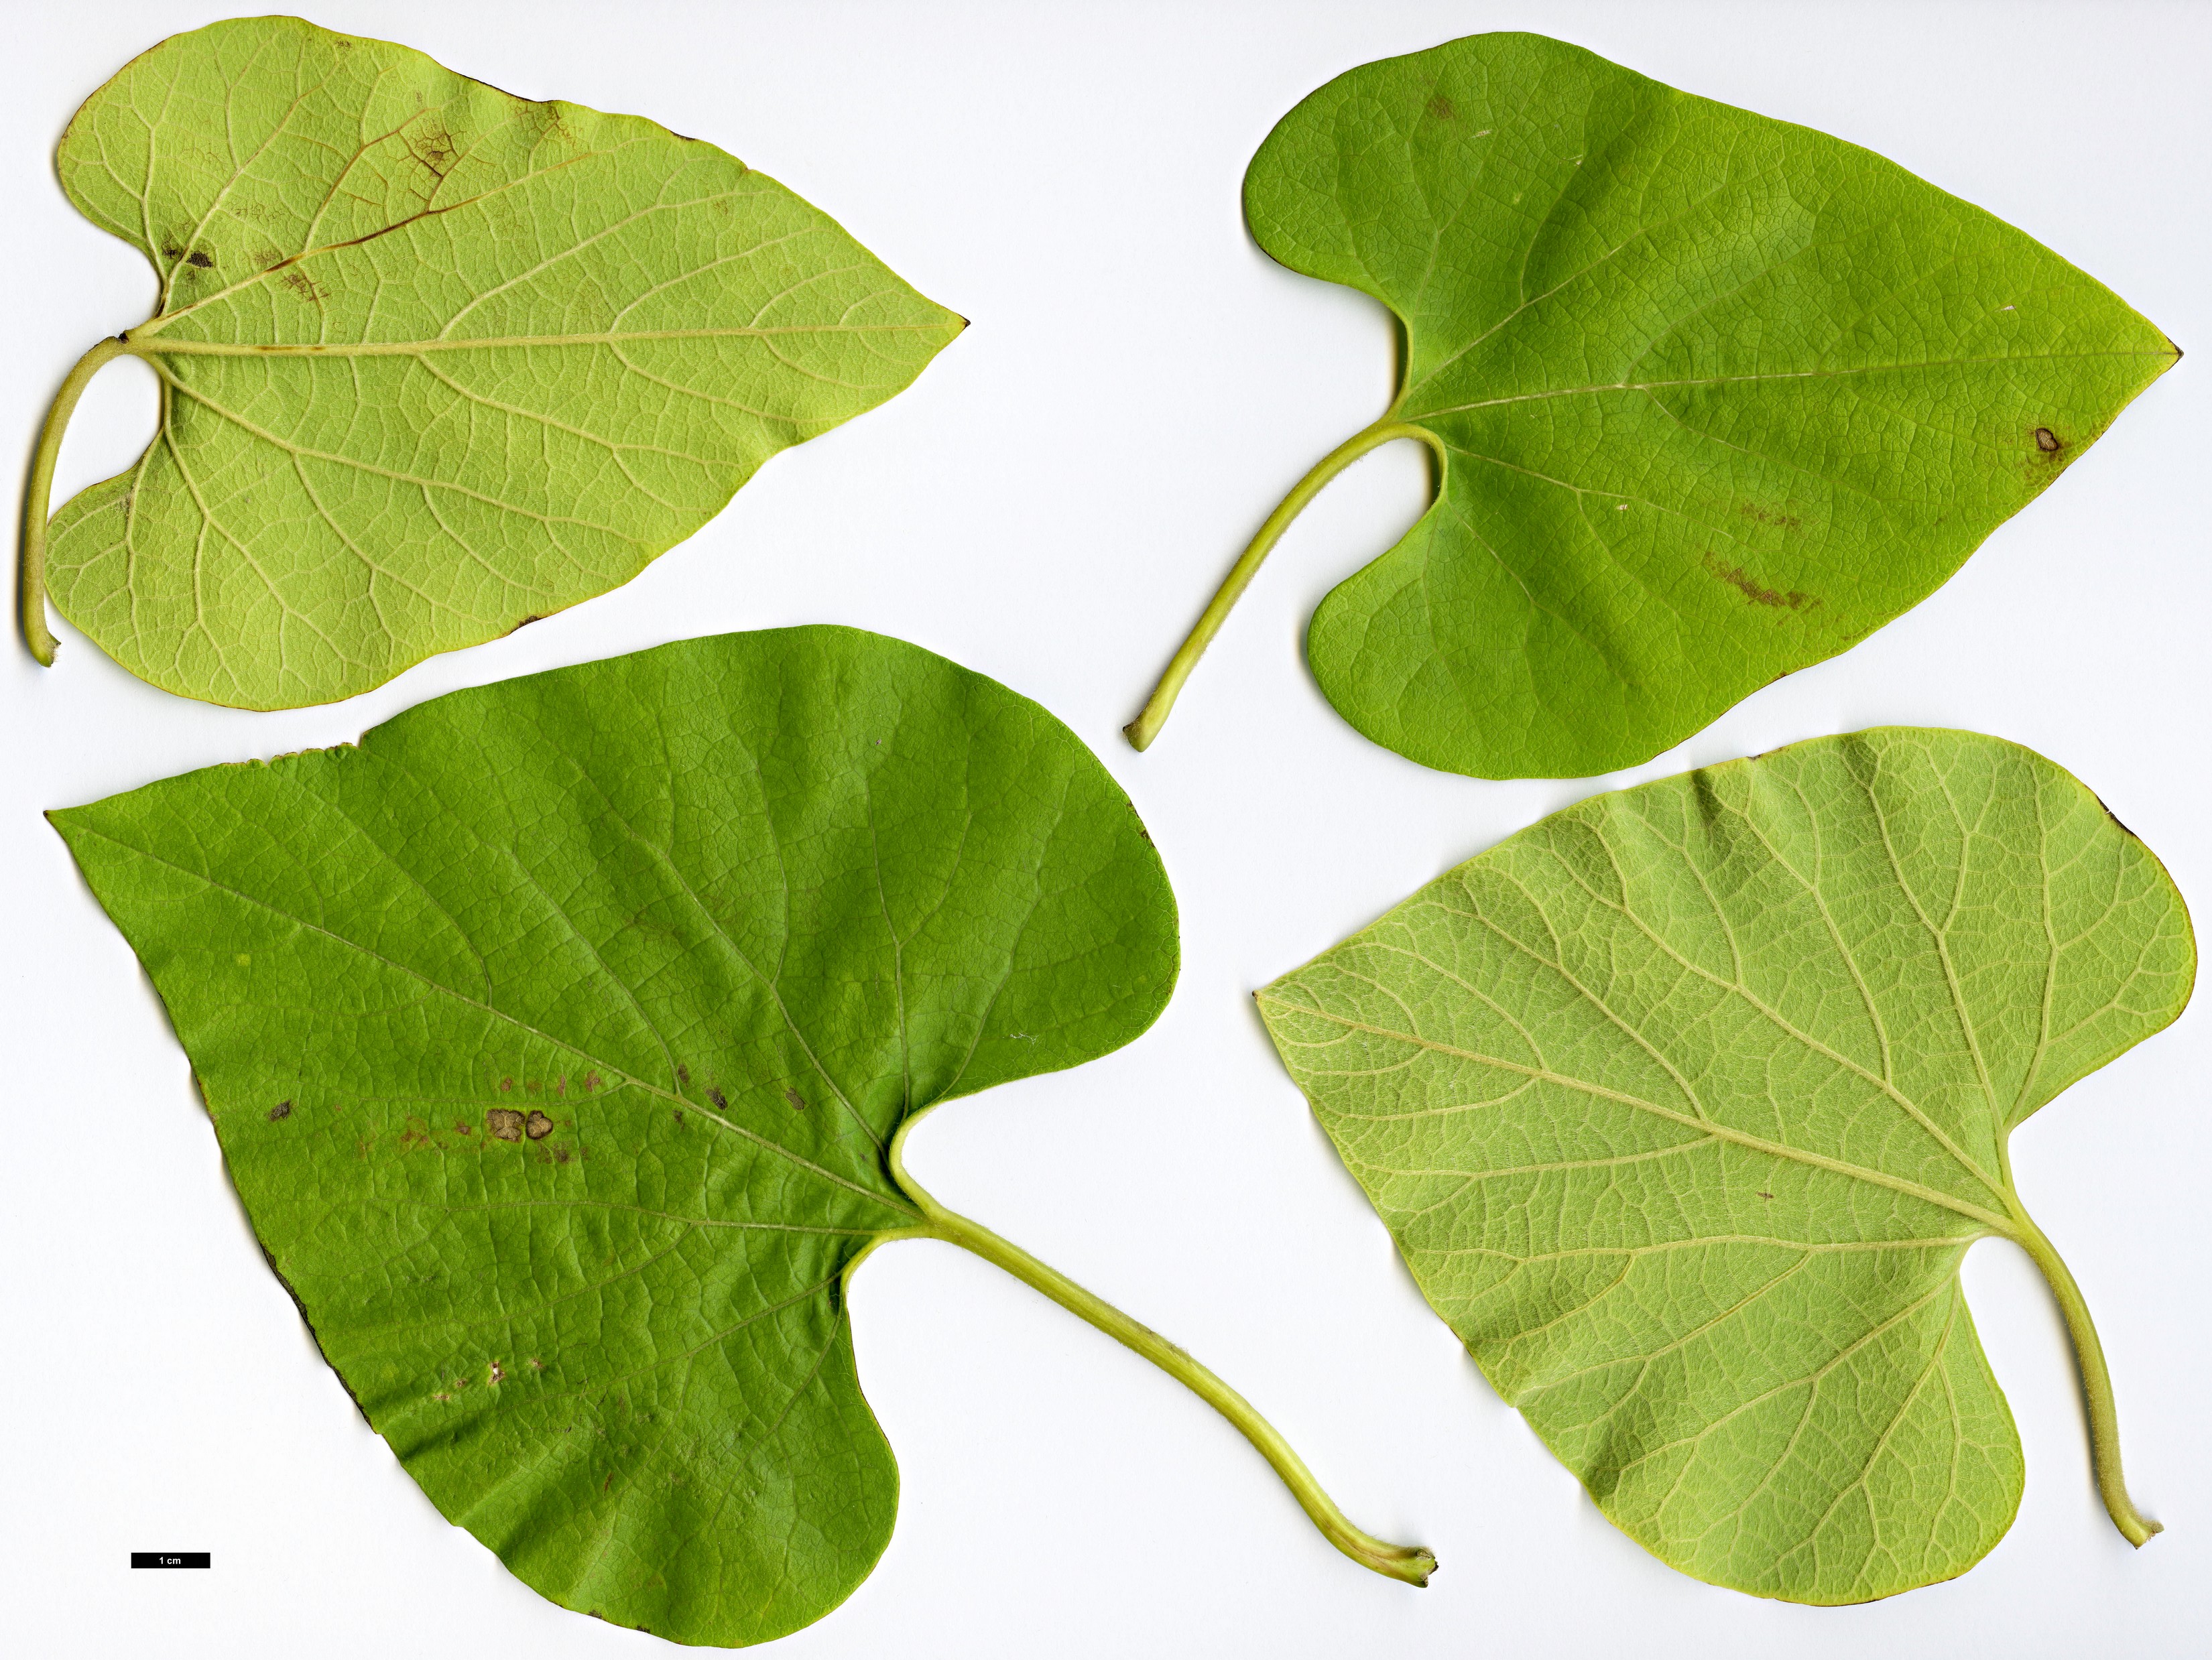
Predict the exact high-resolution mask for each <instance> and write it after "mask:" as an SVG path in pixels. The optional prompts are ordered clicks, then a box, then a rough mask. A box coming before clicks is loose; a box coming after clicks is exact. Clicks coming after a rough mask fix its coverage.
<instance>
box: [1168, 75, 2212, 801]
mask: <svg viewBox="0 0 2212 1660" xmlns="http://www.w3.org/2000/svg"><path fill="white" fill-rule="evenodd" d="M1447 112H1448V113H1447ZM1244 209H1245V215H1246V218H1247V220H1248V221H1249V223H1250V226H1251V228H1252V233H1253V235H1254V236H1255V237H1256V238H1257V239H1259V242H1260V245H1261V247H1262V248H1264V249H1266V250H1267V252H1268V253H1269V254H1271V255H1273V257H1275V258H1276V259H1278V260H1279V261H1280V262H1282V263H1283V264H1285V265H1287V266H1289V267H1290V268H1291V270H1295V271H1299V272H1302V273H1304V274H1305V275H1307V276H1315V277H1319V278H1322V279H1324V280H1326V281H1328V282H1340V283H1344V284H1346V285H1348V286H1349V287H1352V288H1358V289H1359V290H1360V291H1361V292H1363V293H1365V294H1371V295H1373V296H1374V297H1375V298H1376V299H1377V300H1381V301H1382V302H1383V304H1384V305H1386V306H1389V308H1390V310H1391V312H1392V313H1393V315H1394V316H1395V318H1397V319H1398V321H1399V322H1400V324H1402V325H1403V329H1404V342H1405V350H1404V354H1403V360H1402V367H1401V377H1400V382H1399V385H1398V390H1397V395H1396V397H1395V398H1394V399H1393V400H1392V402H1391V404H1390V407H1389V409H1388V410H1387V411H1386V412H1385V413H1384V414H1383V416H1382V418H1381V419H1380V420H1378V421H1376V423H1375V424H1374V425H1373V426H1371V427H1368V428H1366V429H1365V430H1364V431H1363V432H1361V433H1358V434H1355V435H1354V436H1353V437H1352V439H1348V440H1347V441H1346V443H1345V444H1344V445H1341V446H1340V447H1339V448H1338V449H1337V450H1336V451H1333V452H1332V453H1331V454H1330V455H1329V456H1328V457H1324V458H1323V460H1322V462H1321V463H1319V464H1318V465H1317V466H1316V467H1315V468H1314V470H1312V472H1310V474H1309V475H1308V476H1306V478H1305V479H1304V481H1302V482H1300V484H1299V485H1298V486H1297V489H1296V490H1294V491H1293V492H1292V494H1291V496H1290V497H1289V498H1287V499H1286V500H1285V501H1284V503H1283V505H1282V506H1280V507H1279V508H1278V509H1277V510H1276V512H1275V513H1274V514H1273V516H1271V517H1270V518H1269V519H1268V520H1267V523H1266V524H1264V525H1263V526H1262V527H1261V530H1260V532H1259V535H1258V536H1256V537H1255V540H1254V542H1253V543H1252V545H1251V546H1250V547H1249V548H1248V549H1247V550H1246V552H1245V554H1244V555H1243V557H1242V558H1241V559H1240V560H1238V561H1237V566H1236V568H1235V569H1234V570H1233V571H1232V573H1231V576H1230V578H1229V580H1228V581H1227V582H1226V583H1225V585H1223V588H1222V590H1221V591H1220V592H1219V594H1218V595H1217V596H1216V597H1215V598H1214V600H1213V602H1212V604H1211V605H1210V606H1209V607H1208V608H1207V609H1206V613H1205V615H1203V616H1202V617H1201V618H1200V621H1199V624H1198V626H1197V627H1196V628H1195V629H1194V631H1193V633H1192V634H1191V636H1190V638H1189V639H1188V641H1187V642H1186V643H1185V645H1183V647H1182V650H1181V651H1179V652H1178V653H1177V654H1176V657H1175V659H1174V661H1173V662H1172V663H1170V667H1169V669H1168V671H1167V673H1166V675H1165V676H1164V677H1163V679H1162V681H1161V682H1160V686H1159V689H1158V691H1157V692H1156V693H1155V694H1154V695H1153V698H1152V701H1151V703H1150V704H1148V705H1147V706H1146V709H1145V711H1144V712H1143V714H1142V715H1140V716H1139V718H1138V719H1137V720H1136V721H1135V722H1133V723H1132V724H1131V725H1130V727H1129V728H1128V735H1129V737H1130V741H1131V742H1133V743H1134V744H1135V745H1136V746H1137V747H1138V748H1145V747H1146V745H1147V744H1149V743H1150V742H1152V739H1153V738H1154V737H1155V736H1157V735H1158V731H1159V729H1160V725H1161V724H1162V723H1163V722H1164V720H1165V719H1166V718H1167V713H1168V710H1169V708H1170V706H1172V704H1173V702H1174V700H1175V697H1176V693H1177V691H1178V690H1179V688H1181V686H1182V682H1183V681H1184V679H1185V678H1186V677H1187V676H1188V675H1189V673H1190V671H1191V669H1192V667H1193V666H1194V664H1195V663H1196V661H1197V658H1198V657H1199V655H1200V652H1202V651H1204V649H1205V647H1206V642H1207V641H1208V640H1210V639H1212V636H1213V633H1215V632H1216V631H1217V630H1218V628H1219V627H1220V626H1221V623H1222V621H1223V619H1224V618H1225V616H1226V615H1227V613H1228V610H1229V609H1230V607H1231V605H1232V604H1233V603H1235V600H1236V598H1237V595H1238V594H1239V593H1240V592H1241V591H1243V587H1244V585H1245V584H1246V583H1248V582H1249V580H1250V579H1251V577H1252V575H1253V573H1254V572H1255V570H1256V569H1257V567H1258V566H1259V564H1260V562H1261V560H1263V559H1264V558H1265V557H1266V556H1267V551H1268V549H1269V548H1271V547H1272V546H1273V543H1274V541H1275V539H1276V538H1277V537H1278V536H1280V535H1281V534H1282V532H1283V530H1285V527H1286V526H1287V525H1288V524H1290V523H1291V519H1292V518H1295V516H1296V515H1297V512H1298V511H1299V510H1300V509H1301V508H1302V507H1303V506H1304V504H1305V502H1306V501H1308V500H1310V499H1311V498H1312V496H1313V495H1314V494H1316V492H1317V491H1318V490H1319V489H1320V488H1322V486H1323V485H1324V484H1326V483H1327V482H1328V480H1329V479H1330V478H1331V477H1333V476H1334V475H1335V474H1336V473H1337V472H1339V471H1340V470H1342V469H1343V468H1345V467H1346V466H1348V465H1350V464H1351V463H1352V462H1353V461H1356V460H1358V458H1359V457H1361V456H1364V455H1365V454H1367V453H1368V452H1370V451H1372V450H1374V449H1376V448H1377V447H1379V446H1380V445H1384V444H1387V443H1390V442H1392V441H1394V440H1395V439H1401V438H1410V439H1417V440H1419V442H1421V443H1423V444H1425V445H1427V446H1428V447H1429V449H1430V450H1431V451H1432V452H1433V454H1434V455H1435V457H1436V460H1437V477H1438V488H1437V496H1436V500H1435V501H1434V502H1433V503H1432V505H1431V506H1430V508H1429V510H1428V512H1426V513H1425V515H1424V516H1423V517H1422V518H1421V519H1420V521H1419V523H1418V524H1415V525H1414V527H1413V530H1410V531H1409V532H1407V535H1406V536H1405V537H1404V539H1403V540H1402V541H1401V542H1399V543H1398V545H1397V546H1396V547H1395V548H1392V549H1390V550H1389V552H1388V553H1386V554H1383V556H1382V557H1381V558H1379V559H1377V560H1375V561H1374V562H1373V563H1372V564H1370V565H1369V566H1366V567H1365V568H1364V570H1361V571H1359V572H1358V573H1355V574H1354V575H1353V576H1352V577H1351V578H1349V579H1347V580H1346V581H1345V582H1343V583H1342V584H1340V585H1339V586H1338V587H1337V588H1336V589H1335V590H1334V591H1333V592H1331V593H1330V594H1329V595H1328V597H1327V598H1326V599H1325V600H1323V602H1322V604H1321V607H1320V609H1318V610H1317V611H1316V613H1315V615H1314V618H1313V623H1312V627H1311V629H1310V632H1309V633H1308V636H1307V653H1308V656H1309V657H1310V661H1311V663H1312V665H1313V670H1314V675H1315V676H1316V679H1317V680H1318V682H1320V685H1321V688H1322V691H1323V693H1325V694H1327V696H1328V700H1329V701H1330V702H1331V703H1332V704H1334V706H1335V707H1336V709H1337V711H1338V712H1340V714H1341V715H1343V717H1344V718H1346V720H1348V721H1350V722H1351V723H1352V724H1353V725H1354V726H1356V727H1358V729H1359V730H1361V731H1362V732H1364V733H1365V734H1366V735H1367V736H1369V737H1370V738H1372V739H1374V740H1375V741H1376V742H1378V743H1382V744H1385V745H1387V746H1389V748H1393V749H1395V750H1396V751H1398V752H1399V753H1400V754H1404V755H1407V756H1410V757H1411V758H1412V759H1413V760H1418V761H1420V762H1422V763H1424V764H1425V765H1427V766H1437V767H1442V768H1444V769H1447V770H1449V771H1453V772H1468V773H1473V774H1474V775H1476V776H1479V777H1483V778H1522V777H1588V776H1591V775H1594V774H1596V773H1600V772H1609V771H1611V770H1613V769H1614V768H1617V767H1621V766H1630V765H1632V764H1634V763H1636V762H1638V761H1642V760H1649V759H1650V757H1651V756H1653V755H1655V754H1658V753H1659V752H1660V751H1661V750H1662V749H1665V748H1668V747H1669V746H1670V745H1673V744H1674V743H1677V742H1680V741H1681V740H1682V739H1683V738H1686V737H1687V736H1689V735H1690V734H1691V733H1692V732H1694V731H1696V730H1698V729H1699V727H1701V726H1703V725H1705V724H1706V723H1707V722H1709V721H1711V720H1712V719H1713V718H1715V717H1716V716H1717V715H1719V714H1720V713H1721V712H1722V711H1723V710H1724V709H1726V708H1728V707H1729V706H1730V705H1731V704H1733V703H1735V702H1736V701H1738V700H1741V699H1742V698H1744V697H1747V696H1748V695H1749V694H1752V693H1753V692H1754V691H1757V690H1758V689H1759V688H1760V687H1762V686H1765V685H1767V684H1769V683H1770V682H1772V681H1773V680H1775V679H1776V678H1778V676H1781V675H1784V674H1787V673H1789V672H1790V671H1791V670H1792V669H1802V668H1803V667H1805V666H1806V665H1808V664H1809V663H1817V662H1819V661H1820V660H1821V659H1822V658H1824V657H1831V656H1832V655H1834V654H1835V653H1836V652H1838V651H1843V650H1844V649H1845V648H1847V647H1848V646H1850V645H1853V644H1854V643H1856V642H1857V641H1858V640H1859V639H1863V638H1864V637H1865V636H1866V635H1867V634H1869V633H1871V632H1872V631H1873V630H1874V629H1875V628H1876V627H1880V626H1881V624H1883V623H1885V622H1887V621H1889V620H1890V619H1891V618H1893V617H1894V616H1896V615H1899V613H1901V612H1903V611H1905V610H1906V609H1909V608H1910V607H1911V606H1913V605H1915V604H1917V603H1919V602H1920V601H1921V600H1922V599H1923V598H1925V597H1927V596H1928V595H1929V594H1930V593H1932V592H1933V591H1935V590H1936V588H1937V587H1938V586H1939V585H1942V582H1943V581H1944V580H1945V579H1948V577H1949V576H1950V575H1951V573H1953V572H1954V571H1955V570H1956V569H1957V568H1958V567H1959V566H1960V564H1961V563H1962V562H1963V561H1964V560H1966V556H1967V555H1968V554H1970V553H1972V551H1973V549H1974V548H1975V547H1976V546H1977V545H1978V543H1979V542H1981V541H1982V539H1983V538H1984V536H1988V535H1989V534H1990V531H1991V530H1994V529H1996V526H1997V525H1999V524H2002V522H2003V521H2004V520H2005V519H2006V518H2009V517H2010V516H2011V515H2012V514H2013V513H2015V512H2018V511H2019V510H2020V509H2021V507H2022V506H2026V505H2027V503H2028V502H2029V501H2030V500H2033V498H2034V497H2035V495H2036V494H2038V493H2039V492H2040V491H2041V490H2042V489H2043V488H2045V486H2047V485H2048V484H2049V483H2050V482H2051V481H2052V479H2054V478H2055V477H2057V474H2058V473H2059V471H2061V470H2063V468H2064V467H2065V466H2067V465H2069V464H2071V463H2072V462H2073V461H2074V460H2075V459H2076V458H2077V457H2079V456H2080V454H2081V452H2082V451H2084V450H2085V449H2087V447H2088V445H2090V444H2091V443H2093V441H2094V440H2095V439H2097V438H2098V436H2099V435H2100V434H2101V433H2103V432H2104V430H2105V428H2106V427H2107V426H2108V425H2109V424H2110V423H2111V422H2112V419H2113V418H2114V417H2115V416H2116V415H2118V413H2119V411H2120V409H2122V408H2123V407H2124V406H2125V405H2126V403H2128V402H2129V400H2130V399H2131V398H2133V397H2135V396H2136V394H2137V393H2138V392H2140V391H2142V389H2143V388H2144V387H2145V386H2147V385H2149V383H2150V382H2151V381H2152V380H2154V379H2156V378H2157V377H2158V376H2159V375H2160V373H2163V372H2164V371H2165V370H2166V369H2167V368H2168V367H2172V364H2173V362H2174V360H2176V358H2177V356H2178V355H2179V354H2178V352H2177V351H2176V349H2175V348H2174V347H2173V345H2172V342H2169V341H2168V340H2167V339H2166V337H2165V336H2163V335H2162V334H2160V332H2159V330H2157V329H2155V328H2154V327H2152V326H2151V324H2149V323H2148V322H2147V321H2145V320H2144V319H2143V318H2141V317H2139V316H2138V315H2136V312H2133V311H2131V310H2130V308H2129V307H2128V306H2126V305H2124V304H2123V303H2122V302H2121V301H2120V300H2118V298H2117V297H2116V296H2115V295H2113V294H2112V293H2111V291H2110V290H2108V289H2106V288H2104V287H2103V286H2102V285H2101V284H2100V283H2098V282H2095V281H2094V280H2093V279H2092V278H2090V277H2088V276H2085V275H2084V274H2083V273H2081V271H2079V270H2075V268H2074V267H2073V266H2071V265H2069V264H2067V263H2066V262H2065V261H2064V260H2063V259H2061V258H2060V257H2058V256H2057V255H2056V254H2054V253H2053V252H2051V251H2050V250H2049V249H2048V248H2045V247H2044V246H2042V245H2040V244H2039V243H2037V242H2035V241H2034V240H2033V239H2030V238H2029V237H2027V236H2026V235H2024V234H2022V233H2021V232H2019V231H2017V230H2015V229H2013V228H2012V227H2009V226H2008V225H2006V224H2004V223H2002V221H1998V220H1996V219H1995V218H1993V217H1992V216H1990V215H1989V214H1987V213H1984V212H1983V211H1982V210H1981V209H1978V208H1975V207H1972V206H1970V205H1969V204H1967V203H1964V202H1961V201H1960V200H1958V199H1957V198H1956V197H1951V196H1948V195H1946V194H1945V193H1944V192H1943V191H1940V190H1938V189H1936V187H1935V186H1933V185H1929V184H1927V183H1926V182H1924V181H1923V180H1921V179H1917V178H1915V177H1913V176H1912V175H1911V174H1910V173H1906V172H1905V170H1904V169H1902V168H1901V167H1897V166H1895V165H1893V163H1891V162H1888V161H1884V160H1882V159H1881V157H1880V156H1877V155H1875V154H1871V153H1869V152H1868V151H1866V150H1863V149H1860V148H1857V146H1855V145H1851V144H1848V143H1844V142H1842V141H1841V140H1838V139H1835V138H1831V137H1828V136H1826V135H1824V134H1821V133H1817V132H1814V131H1811V130H1808V129H1806V128H1803V127H1797V126H1792V125H1790V124H1787V123H1784V122H1781V121H1775V120H1770V119H1768V118H1765V117H1764V116H1759V115H1753V114H1751V113H1749V112H1746V111H1743V110H1739V109H1735V108H1732V107H1730V106H1728V105H1725V104H1717V103H1715V102H1712V101H1711V100H1708V99H1703V98H1696V97H1692V96H1691V95H1689V94H1686V93H1681V92H1677V91H1675V90H1674V88H1671V87H1666V86H1662V85H1661V84H1660V83H1659V82H1655V81H1650V80H1647V79H1645V78H1644V76H1640V75H1637V74H1634V73H1632V71H1630V70H1626V69H1623V68H1621V67H1620V65H1618V64H1611V63H1607V61H1606V60H1605V59H1603V58H1598V57H1596V56H1595V55H1594V54H1592V53H1590V52H1588V51H1583V50H1582V49H1580V48H1579V47H1576V46H1571V45H1565V44H1564V43H1563V42H1560V41H1557V40H1550V39H1544V38H1543V37H1541V36H1539V35H1529V34H1485V35H1475V36H1472V37H1470V38H1468V39H1462V40H1455V41H1453V42H1451V43H1449V45H1442V46H1438V47H1436V48H1435V49H1433V50H1432V51H1423V52H1416V53H1414V54H1413V55H1412V56H1410V57H1405V58H1389V59H1385V60H1383V62H1380V63H1375V64H1366V65H1364V66H1363V67H1361V68H1359V69H1356V70H1352V71H1351V72H1350V73H1348V74H1346V75H1343V76H1339V77H1338V78H1337V79H1336V80H1334V81H1332V82H1329V83H1328V85H1327V86H1325V87H1323V88H1321V89H1320V90H1319V91H1317V92H1316V93H1314V94H1312V95H1311V96H1310V97H1309V98H1307V99H1306V100H1304V102H1302V103H1300V104H1299V105H1298V106H1297V107H1296V108H1295V109H1293V110H1292V111H1291V112H1290V113H1289V114H1288V115H1286V116H1285V117H1284V118H1283V119H1282V121H1281V122H1280V123H1279V124H1278V125H1277V126H1276V128H1275V130H1273V133H1271V134H1270V135H1269V136H1268V137H1267V142H1265V143H1264V144H1262V145H1261V148H1260V150H1259V153H1258V154H1256V155H1255V157H1254V158H1253V161H1252V165H1251V167H1250V169H1249V172H1248V173H1247V174H1246V175H1245V181H1244Z"/></svg>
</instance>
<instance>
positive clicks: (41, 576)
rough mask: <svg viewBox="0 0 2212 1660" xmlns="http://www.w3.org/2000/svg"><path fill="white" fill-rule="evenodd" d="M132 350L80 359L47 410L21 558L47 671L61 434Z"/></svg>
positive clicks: (105, 347) (27, 493) (25, 621)
mask: <svg viewBox="0 0 2212 1660" xmlns="http://www.w3.org/2000/svg"><path fill="white" fill-rule="evenodd" d="M130 350H131V345H130V342H129V340H128V339H127V338H126V337H125V336H122V335H115V336H111V337H110V338H108V339H106V340H103V341H101V342H100V344H98V345H97V346H94V348H92V349H91V350H90V351H88V352H87V353H86V354H84V355H83V356H82V357H81V358H79V359H77V360H76V367H75V368H73V369H71V370H70V372H69V376H68V378H67V379H64V381H63V382H62V387H61V390H60V391H58V392H56V393H55V394H54V402H53V406H52V408H51V409H48V410H47V411H46V425H45V426H44V427H40V429H39V447H38V448H37V449H35V450H33V451H32V452H31V479H30V483H29V484H28V485H27V487H26V488H25V489H24V491H23V540H22V547H21V553H20V554H19V573H20V576H21V590H20V592H21V603H22V612H23V616H22V625H23V643H24V644H25V645H28V646H29V647H30V648H31V655H32V656H33V657H36V658H38V660H39V661H40V663H44V664H45V665H46V666H47V667H48V668H52V666H53V661H54V636H53V633H52V630H51V629H49V628H48V627H46V519H47V517H48V514H47V509H46V504H47V502H48V500H50V499H51V498H52V494H53V488H54V463H55V461H56V460H57V459H58V457H60V455H61V452H62V433H64V431H66V430H67V429H68V427H69V422H70V415H73V414H75V413H76V401H77V399H79V398H80V397H83V396H84V389H85V388H86V387H87V386H88V385H90V384H91V382H92V378H93V376H94V375H96V374H98V373H100V370H101V368H102V367H105V366H106V365H107V364H109V363H112V362H113V361H114V360H116V359H117V358H118V357H121V356H123V355H125V354H126V353H128V352H129V351H130Z"/></svg>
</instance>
